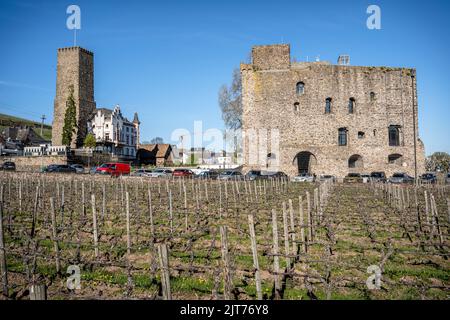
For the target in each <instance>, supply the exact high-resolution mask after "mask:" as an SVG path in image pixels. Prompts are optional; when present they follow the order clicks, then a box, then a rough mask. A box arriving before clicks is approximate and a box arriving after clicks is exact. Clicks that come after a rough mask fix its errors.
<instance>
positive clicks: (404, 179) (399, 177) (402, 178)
mask: <svg viewBox="0 0 450 320" xmlns="http://www.w3.org/2000/svg"><path fill="white" fill-rule="evenodd" d="M389 182H390V183H394V184H402V183H414V178H413V177H411V176H409V175H407V174H406V173H403V172H397V173H394V174H393V176H392V177H391V178H390V179H389Z"/></svg>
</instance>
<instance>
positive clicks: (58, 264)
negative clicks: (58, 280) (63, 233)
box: [50, 198, 61, 273]
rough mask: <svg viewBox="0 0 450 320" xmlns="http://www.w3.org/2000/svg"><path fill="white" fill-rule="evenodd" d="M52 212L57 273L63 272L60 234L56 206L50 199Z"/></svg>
mask: <svg viewBox="0 0 450 320" xmlns="http://www.w3.org/2000/svg"><path fill="white" fill-rule="evenodd" d="M50 211H51V218H52V240H53V247H54V249H55V265H56V272H57V273H60V272H61V263H60V261H59V243H58V232H57V227H56V213H55V204H54V201H53V198H50Z"/></svg>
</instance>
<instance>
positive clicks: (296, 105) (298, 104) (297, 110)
mask: <svg viewBox="0 0 450 320" xmlns="http://www.w3.org/2000/svg"><path fill="white" fill-rule="evenodd" d="M294 111H295V112H299V111H300V103H298V102H296V103H294Z"/></svg>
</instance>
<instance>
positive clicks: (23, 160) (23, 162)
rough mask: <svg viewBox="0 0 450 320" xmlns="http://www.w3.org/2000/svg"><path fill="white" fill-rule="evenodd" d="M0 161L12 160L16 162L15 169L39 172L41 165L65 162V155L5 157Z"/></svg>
mask: <svg viewBox="0 0 450 320" xmlns="http://www.w3.org/2000/svg"><path fill="white" fill-rule="evenodd" d="M0 161H2V162H3V161H12V162H14V163H15V164H16V170H17V171H25V172H40V171H41V168H42V167H46V166H48V165H51V164H67V157H66V156H44V157H7V159H6V158H5V159H1V158H0Z"/></svg>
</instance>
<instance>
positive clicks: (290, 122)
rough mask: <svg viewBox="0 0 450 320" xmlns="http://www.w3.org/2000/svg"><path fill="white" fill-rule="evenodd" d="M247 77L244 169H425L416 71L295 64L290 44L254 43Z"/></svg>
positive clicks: (334, 172)
mask: <svg viewBox="0 0 450 320" xmlns="http://www.w3.org/2000/svg"><path fill="white" fill-rule="evenodd" d="M344 61H345V59H344ZM241 75H242V104H243V115H242V129H243V132H244V136H243V153H244V169H245V170H250V169H264V168H269V167H270V168H272V169H276V170H280V171H284V172H286V173H287V174H289V175H297V174H299V173H311V174H316V175H335V176H337V177H344V176H346V175H347V174H348V173H350V172H357V173H361V174H363V173H368V174H370V173H371V172H375V171H382V172H385V173H386V175H392V174H393V173H394V172H406V173H408V174H409V175H411V176H413V177H414V176H417V175H419V174H421V173H423V172H424V170H425V151H424V145H423V143H422V141H421V140H420V139H419V131H418V104H417V86H416V85H417V84H416V81H417V80H416V71H415V69H408V68H387V67H360V66H358V67H355V66H349V65H348V63H340V64H338V65H332V64H330V63H327V62H300V63H295V62H291V55H290V46H289V45H269V46H256V47H254V48H253V50H252V62H251V64H242V65H241ZM266 130H267V131H266ZM251 132H253V133H255V132H256V133H257V139H258V140H254V139H253V140H252V135H251V134H249V133H251ZM268 132H269V133H270V132H277V134H276V135H275V136H271V135H270V134H268ZM262 140H264V141H266V145H267V149H265V148H263V147H260V149H259V150H257V149H255V145H261V143H259V144H258V142H261V141H262ZM255 152H256V153H257V154H259V156H258V157H256V159H257V160H256V161H255V157H254V155H255ZM274 164H275V165H274Z"/></svg>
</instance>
